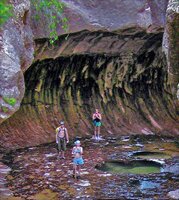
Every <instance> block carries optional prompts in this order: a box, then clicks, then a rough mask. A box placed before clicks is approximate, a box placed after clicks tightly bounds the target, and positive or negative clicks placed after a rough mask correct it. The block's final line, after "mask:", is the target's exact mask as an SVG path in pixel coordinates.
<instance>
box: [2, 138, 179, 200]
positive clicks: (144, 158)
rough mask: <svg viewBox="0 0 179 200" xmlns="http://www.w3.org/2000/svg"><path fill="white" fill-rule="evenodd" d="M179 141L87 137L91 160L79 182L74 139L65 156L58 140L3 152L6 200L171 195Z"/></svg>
mask: <svg viewBox="0 0 179 200" xmlns="http://www.w3.org/2000/svg"><path fill="white" fill-rule="evenodd" d="M177 139H178V138H177ZM177 139H176V138H159V137H157V136H145V137H143V136H130V137H129V136H128V137H126V136H125V137H124V136H123V137H115V136H114V137H106V138H103V139H102V140H100V141H95V140H94V139H91V138H82V139H81V143H82V146H83V148H84V161H85V164H84V166H83V167H82V172H81V179H79V180H75V179H74V178H73V177H72V169H73V166H72V157H71V149H72V147H73V145H72V143H71V144H70V145H69V146H68V149H67V152H66V155H65V156H66V159H65V160H62V159H60V158H58V154H57V149H56V144H55V143H51V144H46V145H41V146H38V147H30V148H26V149H20V150H16V151H14V152H9V153H8V154H7V153H6V154H3V155H2V156H1V157H2V159H1V162H2V163H1V165H0V177H3V178H2V179H1V182H0V188H1V189H0V195H1V199H9V200H21V199H27V200H48V199H53V200H56V199H57V200H59V199H61V200H63V199H65V200H66V199H68V200H69V199H130V200H131V199H133V200H137V199H142V198H143V199H151V200H152V199H170V198H169V197H168V193H169V192H170V191H174V190H177V189H178V182H179V146H178V142H177ZM7 166H8V167H7ZM10 170H11V171H10Z"/></svg>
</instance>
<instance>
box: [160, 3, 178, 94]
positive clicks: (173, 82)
mask: <svg viewBox="0 0 179 200" xmlns="http://www.w3.org/2000/svg"><path fill="white" fill-rule="evenodd" d="M163 49H164V51H165V53H166V57H167V61H168V84H169V85H170V86H171V88H172V89H171V91H172V93H173V94H174V95H175V97H177V92H176V91H177V84H178V83H179V56H178V55H179V2H178V1H177V0H170V1H169V4H168V7H167V23H166V27H165V33H164V41H163Z"/></svg>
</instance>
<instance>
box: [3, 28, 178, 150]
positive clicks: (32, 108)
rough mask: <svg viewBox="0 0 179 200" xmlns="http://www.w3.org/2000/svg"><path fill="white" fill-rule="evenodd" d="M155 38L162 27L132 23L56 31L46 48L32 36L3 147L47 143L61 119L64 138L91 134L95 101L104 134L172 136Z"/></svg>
mask: <svg viewBox="0 0 179 200" xmlns="http://www.w3.org/2000/svg"><path fill="white" fill-rule="evenodd" d="M162 37H163V32H158V33H146V31H145V30H143V29H135V28H133V29H125V30H123V31H121V33H120V34H115V33H111V32H100V31H97V32H89V31H83V32H79V33H75V34H72V35H70V36H69V37H68V39H67V40H65V39H64V36H62V37H61V38H59V41H58V42H57V43H56V45H55V47H54V48H53V49H51V48H50V47H49V46H48V41H46V40H38V41H36V47H37V48H36V59H37V61H36V62H35V63H34V64H33V65H32V66H31V67H30V68H29V69H28V70H27V71H26V72H25V82H26V92H25V96H24V99H23V102H22V106H21V108H20V110H19V111H18V112H17V113H16V114H15V115H14V116H13V120H8V121H6V122H5V123H3V124H2V126H1V127H2V128H1V133H2V134H3V139H2V140H4V142H3V144H2V145H11V144H9V143H8V141H11V142H13V143H14V147H19V146H30V145H32V144H33V145H37V144H40V143H43V142H50V141H53V140H54V138H55V133H54V130H55V127H56V126H58V121H59V120H60V119H63V120H65V122H66V124H67V127H68V129H69V133H70V136H71V137H72V136H75V135H81V136H84V135H91V134H93V125H92V120H91V115H92V113H93V112H94V109H95V108H96V107H98V108H99V109H100V111H101V112H102V115H103V128H102V133H103V135H108V134H110V133H113V134H128V133H144V134H151V133H156V132H160V133H174V134H178V130H177V128H176V127H177V124H176V122H175V119H176V116H177V113H176V111H175V109H174V108H173V104H172V96H169V95H168V94H167V93H166V92H165V82H166V78H167V64H166V61H165V57H164V54H163V53H162ZM24 130H25V131H24ZM12 131H13V133H14V135H13V136H12V135H9V134H8V133H9V132H12ZM17 137H19V138H18V139H17Z"/></svg>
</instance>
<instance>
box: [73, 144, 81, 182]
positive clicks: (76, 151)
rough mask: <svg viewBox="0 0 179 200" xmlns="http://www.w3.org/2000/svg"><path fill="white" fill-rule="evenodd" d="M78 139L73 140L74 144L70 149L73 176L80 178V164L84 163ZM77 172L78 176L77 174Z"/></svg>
mask: <svg viewBox="0 0 179 200" xmlns="http://www.w3.org/2000/svg"><path fill="white" fill-rule="evenodd" d="M80 144H81V143H80V141H79V140H77V141H76V142H75V146H74V147H73V149H72V155H73V157H74V158H73V177H74V178H75V179H76V178H80V171H81V165H83V164H84V160H83V158H82V154H83V148H82V147H81V146H80ZM77 174H78V176H77Z"/></svg>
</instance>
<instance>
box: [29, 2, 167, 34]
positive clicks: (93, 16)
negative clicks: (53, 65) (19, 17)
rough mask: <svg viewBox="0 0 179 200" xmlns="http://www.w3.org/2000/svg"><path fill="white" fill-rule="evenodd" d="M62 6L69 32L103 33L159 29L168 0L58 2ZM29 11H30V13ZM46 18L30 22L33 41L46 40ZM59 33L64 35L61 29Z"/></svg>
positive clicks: (47, 20)
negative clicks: (124, 29)
mask: <svg viewBox="0 0 179 200" xmlns="http://www.w3.org/2000/svg"><path fill="white" fill-rule="evenodd" d="M62 2H64V3H65V4H66V9H65V16H67V18H68V19H69V30H68V32H69V33H73V32H78V31H82V30H90V31H96V30H107V31H117V30H118V29H121V28H124V27H131V26H137V27H138V26H139V27H143V28H148V29H149V31H153V30H154V29H155V28H158V27H163V26H164V24H165V13H166V8H167V3H168V0H155V1H153V0H133V1H131V0H125V1H124V0H122V1H119V0H108V1H105V0H90V1H84V0H78V1H76V0H62ZM32 12H33V11H32ZM48 24H49V19H48V18H44V17H43V20H41V21H40V23H38V22H37V21H36V20H32V30H33V33H34V36H35V38H43V37H48V35H49V28H48ZM58 32H59V34H62V33H64V31H63V30H62V28H61V26H59V27H58Z"/></svg>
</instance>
